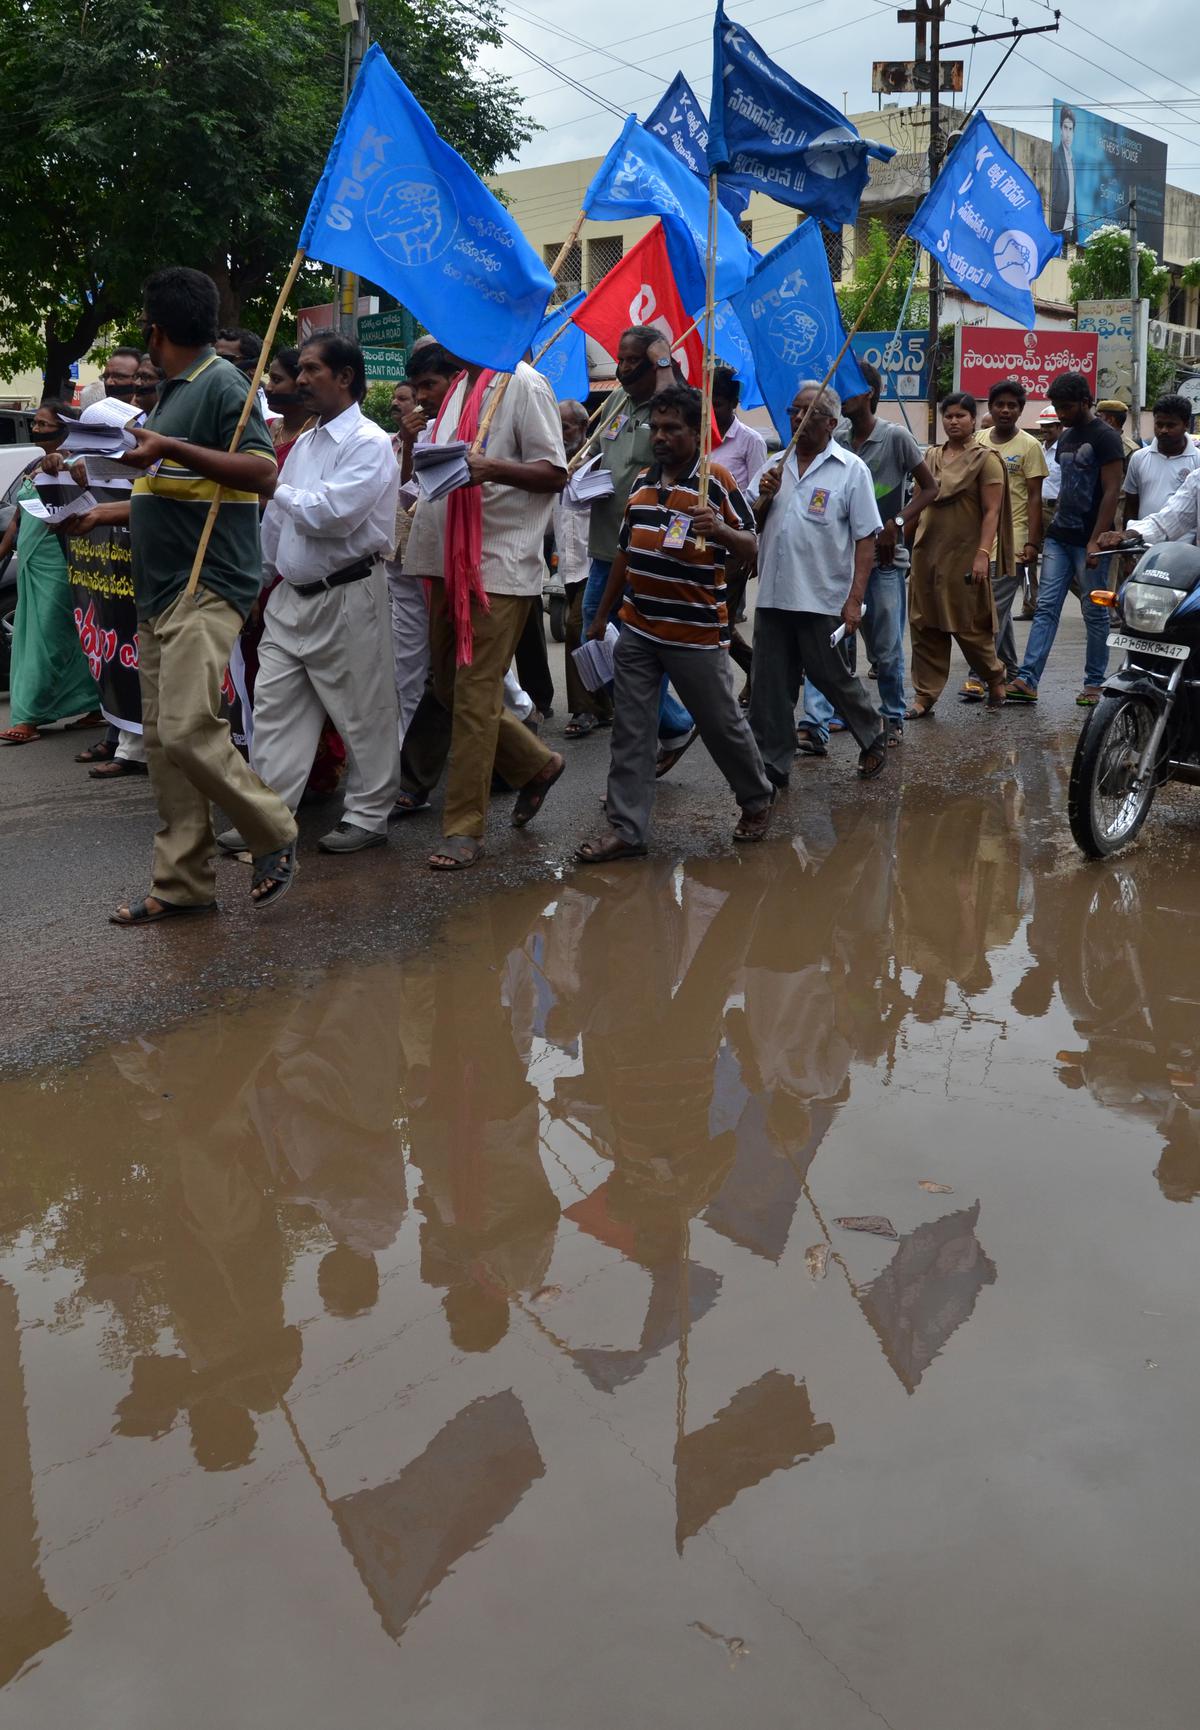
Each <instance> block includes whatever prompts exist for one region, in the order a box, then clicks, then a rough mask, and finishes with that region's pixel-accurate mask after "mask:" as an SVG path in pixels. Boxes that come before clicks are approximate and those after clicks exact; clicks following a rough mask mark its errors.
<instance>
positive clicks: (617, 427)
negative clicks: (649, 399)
mask: <svg viewBox="0 0 1200 1730" xmlns="http://www.w3.org/2000/svg"><path fill="white" fill-rule="evenodd" d="M628 419H629V416H628V415H627V414H619V415H618V416H617V418H616V420H615V421H614V422H613V423H612V425H611V426H610V427H609V429H608V431H607V432H606V433H605V435H604V436H605V438H606V439H615V438H616V437H617V435H618V433H619V432H620V431H621V428H622V427H623V426H624V425H625V422H626V421H627V420H628Z"/></svg>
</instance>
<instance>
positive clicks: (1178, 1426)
mask: <svg viewBox="0 0 1200 1730" xmlns="http://www.w3.org/2000/svg"><path fill="white" fill-rule="evenodd" d="M1001 767H1003V765H1002V766H1001ZM1038 772H1039V770H1038V764H1037V763H1036V762H1034V763H1030V762H1028V761H1027V762H1025V763H1024V764H1023V765H1022V766H1021V769H1020V772H1019V773H1018V772H1017V771H1016V769H1014V770H1013V772H1012V774H1011V775H1009V776H1008V777H1007V778H1005V777H1004V776H1003V775H1002V776H1001V777H1000V778H999V779H998V781H997V783H996V785H997V791H996V792H995V794H994V796H988V797H968V796H963V795H959V796H947V797H944V796H939V795H937V794H935V793H932V792H931V793H927V794H925V795H922V794H921V793H920V791H910V792H907V793H906V795H905V797H904V799H903V801H901V802H899V803H898V804H895V805H893V806H890V807H885V806H882V805H877V806H874V807H873V808H871V809H870V810H869V811H860V812H858V813H857V814H856V813H855V812H854V811H853V810H847V811H839V812H835V813H834V814H833V815H832V816H831V818H830V819H829V820H828V821H827V822H822V823H818V824H816V825H814V826H811V827H810V828H809V830H808V832H806V833H805V834H804V836H803V837H802V838H797V839H795V840H792V841H788V840H781V841H778V842H773V843H772V844H770V845H769V846H767V847H764V848H761V849H758V850H755V851H753V852H751V853H748V854H746V855H745V856H743V857H741V858H738V859H717V860H700V861H684V862H683V863H681V864H677V863H674V862H671V861H653V860H652V861H650V862H648V863H646V864H644V865H639V866H637V867H634V868H632V869H631V868H629V867H624V868H612V869H611V870H610V871H609V872H607V873H605V872H593V873H589V874H587V875H584V874H582V873H581V874H579V875H577V876H575V877H573V878H571V879H570V880H566V881H560V882H555V883H551V884H549V885H547V886H544V887H542V888H539V889H532V890H521V891H518V892H510V893H506V894H503V895H500V896H497V897H495V898H493V899H492V900H490V901H487V902H484V903H482V904H480V905H477V906H476V907H474V908H473V909H471V910H470V912H469V913H465V914H463V915H462V916H460V917H458V918H457V919H452V920H451V921H450V922H449V924H448V925H447V926H446V927H445V929H444V931H443V934H442V937H441V939H440V941H439V942H438V944H437V945H436V946H435V948H433V949H432V950H430V951H429V952H427V953H426V954H424V955H422V956H421V957H419V958H418V959H417V960H415V961H414V962H411V963H409V964H406V965H404V966H402V967H401V966H379V967H374V968H371V969H360V970H354V971H351V970H347V971H344V972H341V973H336V974H332V975H329V976H328V977H326V978H324V979H323V980H321V981H319V982H317V983H316V984H313V985H310V986H308V987H306V988H305V989H303V990H296V991H290V992H289V991H285V990H278V991H273V992H271V991H264V992H261V993H259V994H258V995H257V996H256V997H255V998H254V1000H253V1001H252V1003H251V1005H250V1006H249V1008H246V1009H243V1010H240V1011H239V1012H237V1013H228V1014H217V1015H212V1016H209V1017H207V1018H205V1019H202V1020H196V1021H194V1022H192V1023H191V1024H190V1025H188V1026H187V1027H186V1028H184V1029H183V1030H181V1031H177V1032H172V1033H170V1034H168V1035H165V1036H161V1037H159V1036H156V1035H155V1034H154V1033H153V1031H150V1032H147V1034H146V1035H145V1037H144V1038H143V1039H141V1040H139V1041H138V1042H136V1043H134V1044H129V1045H124V1046H121V1047H120V1048H118V1049H115V1050H112V1051H110V1052H108V1053H106V1054H103V1055H101V1056H99V1057H97V1058H95V1059H94V1060H92V1061H90V1062H89V1063H88V1064H87V1065H86V1066H84V1067H82V1068H80V1069H78V1070H73V1071H58V1072H54V1073H48V1074H43V1075H40V1076H37V1077H34V1078H33V1079H31V1080H30V1081H28V1082H26V1083H21V1084H15V1085H11V1086H9V1087H8V1088H7V1089H5V1090H4V1091H3V1093H2V1094H0V1125H2V1127H0V1136H2V1140H3V1158H4V1174H5V1176H4V1185H3V1191H2V1199H0V1498H2V1500H0V1509H2V1529H3V1533H4V1544H3V1550H2V1552H0V1685H2V1686H0V1718H2V1721H3V1723H4V1724H5V1725H6V1726H7V1727H9V1730H32V1727H35V1726H36V1727H38V1730H41V1727H42V1726H46V1727H55V1730H57V1727H60V1726H67V1725H74V1724H86V1725H87V1726H88V1727H89V1730H118V1727H120V1730H131V1727H132V1730H159V1727H160V1726H162V1725H167V1724H170V1725H172V1726H173V1727H177V1730H193V1727H194V1730H202V1727H203V1730H209V1727H211V1726H213V1725H229V1726H238V1727H241V1726H247V1727H253V1730H274V1727H276V1726H279V1727H280V1730H283V1727H284V1726H286V1727H288V1730H307V1727H309V1726H311V1727H313V1730H324V1727H325V1726H332V1725H335V1724H337V1725H341V1724H368V1723H376V1722H379V1723H385V1724H391V1723H395V1722H399V1721H402V1722H404V1723H405V1724H409V1725H413V1726H417V1727H419V1730H461V1726H463V1725H467V1724H480V1725H485V1726H488V1727H489V1730H507V1727H509V1726H514V1727H515V1726H521V1727H533V1730H552V1727H553V1730H558V1727H560V1726H566V1727H570V1730H611V1727H612V1726H614V1725H629V1726H634V1727H642V1726H646V1727H650V1726H654V1727H659V1726H672V1727H673V1726H677V1725H678V1726H685V1725H686V1726H689V1727H692V1726H717V1725H721V1726H724V1725H727V1724H729V1723H731V1722H736V1723H742V1724H748V1725H753V1726H755V1727H756V1730H757V1727H759V1726H761V1727H763V1730H767V1727H770V1730H775V1727H776V1726H781V1725H784V1724H787V1725H792V1724H795V1725H803V1726H806V1727H807V1726H812V1727H813V1730H868V1727H877V1726H879V1725H881V1724H882V1725H886V1726H891V1727H892V1730H1011V1727H1012V1726H1013V1725H1015V1724H1018V1723H1019V1724H1021V1725H1023V1726H1034V1727H1037V1730H1064V1727H1074V1726H1077V1725H1078V1726H1085V1725H1086V1726H1087V1727H1088V1730H1105V1727H1108V1726H1113V1727H1114V1730H1115V1727H1116V1726H1121V1727H1122V1730H1127V1727H1128V1726H1130V1725H1134V1724H1136V1725H1139V1726H1154V1727H1156V1730H1183V1727H1185V1726H1190V1725H1192V1724H1194V1723H1195V1720H1196V1698H1197V1693H1198V1690H1200V1660H1198V1659H1197V1655H1196V1644H1195V1641H1194V1638H1193V1637H1192V1629H1193V1624H1194V1620H1195V1576H1196V1555H1197V1539H1198V1537H1200V1496H1197V1494H1196V1488H1195V1484H1196V1473H1195V1461H1196V1449H1197V1441H1196V1438H1197V1435H1198V1434H1200V1397H1198V1393H1197V1388H1198V1380H1200V1378H1198V1376H1197V1370H1198V1368H1200V1364H1198V1358H1200V1349H1198V1347H1197V1339H1198V1337H1200V1335H1198V1329H1197V1320H1198V1311H1200V1290H1198V1276H1197V1266H1198V1257H1197V1232H1198V1228H1200V1209H1198V1208H1197V1207H1196V1206H1195V1205H1194V1204H1195V1201H1196V1198H1197V1196H1198V1195H1200V1141H1198V1137H1197V1127H1196V1125H1197V1119H1196V1115H1195V1111H1196V1107H1197V1106H1200V1081H1198V1077H1197V1064H1198V1063H1200V1053H1198V1052H1197V1044H1198V1042H1200V1014H1198V1008H1200V1005H1198V1003H1197V998H1198V996H1200V988H1198V987H1197V985H1196V977H1197V973H1196V962H1197V957H1198V956H1200V945H1198V944H1197V934H1198V933H1200V890H1198V888H1197V875H1196V872H1195V869H1194V854H1193V853H1191V852H1190V851H1189V850H1188V849H1187V848H1186V847H1185V848H1181V849H1178V850H1176V851H1173V849H1172V847H1171V846H1170V845H1168V844H1167V836H1166V832H1165V831H1164V840H1163V844H1162V846H1161V848H1160V849H1159V851H1158V852H1155V851H1154V850H1153V849H1151V848H1147V849H1146V850H1145V851H1143V852H1142V853H1141V854H1139V855H1138V856H1137V857H1136V858H1135V859H1133V860H1132V862H1131V863H1129V864H1125V865H1116V866H1109V867H1105V868H1102V869H1095V870H1084V869H1082V868H1080V867H1079V865H1078V864H1077V863H1076V861H1075V860H1074V859H1073V858H1070V857H1068V856H1067V855H1066V854H1065V853H1061V852H1060V851H1059V843H1058V842H1057V840H1056V839H1055V837H1054V834H1053V833H1052V832H1051V831H1050V830H1049V829H1047V828H1046V827H1044V826H1041V825H1040V824H1039V822H1038V821H1037V819H1036V818H1035V817H1034V815H1033V814H1032V813H1033V812H1034V811H1035V810H1036V809H1040V808H1041V806H1042V805H1044V803H1045V801H1046V798H1047V796H1048V794H1049V792H1050V791H1051V789H1050V788H1049V786H1048V784H1047V785H1038V783H1037V776H1038ZM1055 772H1056V771H1055ZM1046 773H1047V777H1049V776H1050V774H1051V773H1052V771H1050V770H1047V771H1046ZM1172 861H1174V862H1172ZM846 1218H858V1219H863V1218H868V1219H871V1218H873V1219H874V1220H875V1222H876V1224H877V1226H878V1228H879V1229H878V1230H876V1231H861V1230H860V1231H856V1230H851V1229H848V1228H846V1227H845V1226H844V1225H842V1224H839V1223H838V1222H839V1221H841V1220H844V1219H846ZM885 1233H886V1235H884V1234H885Z"/></svg>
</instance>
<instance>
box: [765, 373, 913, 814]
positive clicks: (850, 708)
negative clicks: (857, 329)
mask: <svg viewBox="0 0 1200 1730" xmlns="http://www.w3.org/2000/svg"><path fill="white" fill-rule="evenodd" d="M810 406H811V408H812V413H811V414H809V415H808V419H807V422H806V423H805V424H804V425H803V430H799V431H798V429H800V428H801V424H802V423H804V417H805V414H806V412H807V411H808V409H809V408H810ZM789 412H790V415H791V421H792V431H793V433H794V434H796V433H797V432H798V436H797V438H796V446H795V449H794V450H792V451H791V452H790V453H789V454H788V456H787V460H786V461H785V462H784V464H783V465H782V468H781V467H780V466H779V464H778V463H773V464H772V465H770V466H769V467H767V468H765V469H764V470H763V472H762V474H761V475H760V476H759V477H758V483H757V487H758V502H757V505H756V508H755V509H756V516H757V518H758V527H759V542H758V610H757V612H756V613H755V617H754V683H753V686H752V688H751V693H750V726H751V729H752V730H753V733H754V737H755V738H756V739H757V741H758V746H759V749H760V750H761V752H762V755H763V762H764V764H765V765H766V770H767V775H768V777H769V778H770V780H771V782H772V783H773V784H774V785H775V786H776V787H786V786H787V784H788V776H789V772H790V770H791V766H792V759H793V757H794V756H795V752H796V728H795V722H794V720H793V716H794V715H795V711H796V702H797V699H798V698H799V695H800V679H801V675H803V676H804V678H806V679H811V680H812V682H813V684H814V685H815V686H816V688H817V690H818V691H820V693H821V695H822V696H823V697H825V698H827V699H828V701H829V702H830V703H832V704H833V706H834V708H835V709H836V710H837V712H838V713H839V714H840V715H841V716H842V717H843V719H844V720H845V722H846V725H847V727H849V729H850V731H851V732H852V733H853V734H854V737H855V738H856V739H857V740H858V745H859V758H858V772H859V774H860V775H861V776H862V778H863V779H864V780H870V779H872V778H873V777H874V776H876V775H878V774H880V773H881V772H882V770H883V769H884V768H885V767H886V765H887V743H886V739H885V736H884V733H883V731H882V729H881V726H880V719H879V716H878V714H877V713H876V711H875V708H874V706H873V705H872V703H871V700H870V698H869V697H868V695H867V692H866V689H865V687H864V685H863V684H862V681H861V680H859V679H857V678H855V676H854V674H853V673H851V671H850V669H849V668H848V667H847V666H846V663H845V662H844V661H843V660H842V658H841V656H840V655H839V654H838V653H837V651H836V649H835V648H834V647H833V646H832V645H831V643H830V637H831V636H832V635H833V633H834V632H835V631H836V630H837V629H838V627H839V626H840V625H842V624H844V625H845V626H846V629H847V631H853V630H856V629H857V628H858V622H859V620H860V619H861V617H862V610H863V609H862V602H863V596H864V594H865V593H866V589H867V583H868V581H869V579H870V576H871V568H872V566H873V564H874V562H875V536H876V535H877V534H878V533H879V531H880V529H881V528H882V527H883V524H882V522H881V520H880V516H879V511H878V508H877V506H876V504H875V484H874V482H873V481H872V479H871V471H870V470H869V469H868V467H867V465H866V463H864V462H863V460H862V458H861V457H856V456H855V455H854V453H853V452H852V451H850V450H847V449H846V448H845V446H843V445H839V444H837V443H835V441H834V437H833V433H834V428H835V427H836V426H837V423H838V420H839V418H840V416H841V412H842V405H841V402H840V400H839V398H838V396H837V393H836V392H835V391H832V390H829V389H828V388H826V389H822V388H821V385H820V383H819V382H816V381H809V382H807V383H805V384H802V385H801V386H800V389H799V390H798V391H797V393H796V395H795V397H794V398H793V400H792V405H791V409H790V411H789Z"/></svg>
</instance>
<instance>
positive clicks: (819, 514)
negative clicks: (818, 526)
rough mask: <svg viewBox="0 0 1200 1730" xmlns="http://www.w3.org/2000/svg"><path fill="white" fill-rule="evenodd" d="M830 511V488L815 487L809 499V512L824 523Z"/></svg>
mask: <svg viewBox="0 0 1200 1730" xmlns="http://www.w3.org/2000/svg"><path fill="white" fill-rule="evenodd" d="M828 511H829V488H828V487H814V488H813V490H812V497H811V498H810V499H809V501H808V514H809V516H810V517H812V518H814V519H815V520H816V521H817V522H819V523H823V522H824V521H825V518H826V515H827V514H828Z"/></svg>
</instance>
